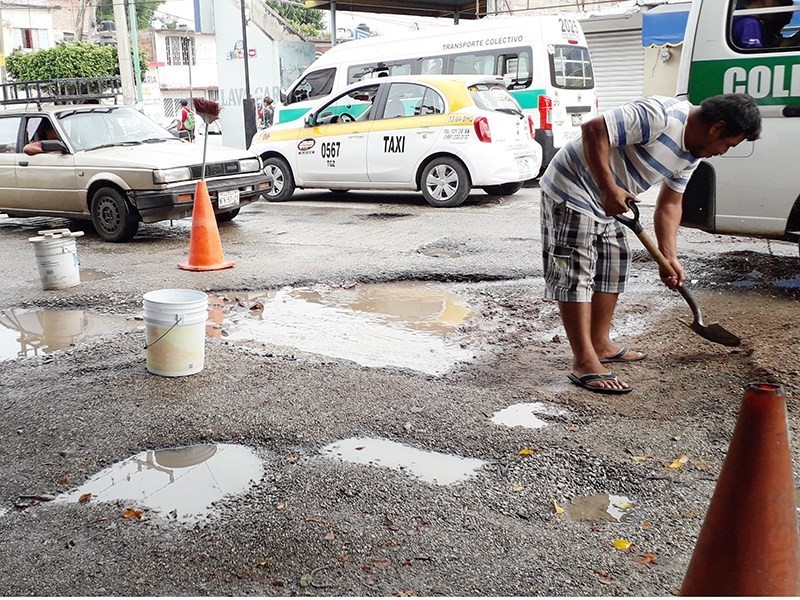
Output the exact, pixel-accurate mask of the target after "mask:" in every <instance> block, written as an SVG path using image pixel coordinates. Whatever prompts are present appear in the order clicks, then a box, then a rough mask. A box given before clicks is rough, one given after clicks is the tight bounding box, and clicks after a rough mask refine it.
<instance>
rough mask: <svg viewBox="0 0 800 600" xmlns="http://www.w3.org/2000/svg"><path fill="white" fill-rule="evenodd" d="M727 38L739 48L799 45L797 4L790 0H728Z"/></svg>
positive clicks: (765, 49)
mask: <svg viewBox="0 0 800 600" xmlns="http://www.w3.org/2000/svg"><path fill="white" fill-rule="evenodd" d="M729 1H730V3H731V8H732V11H731V19H730V27H729V29H728V33H729V35H728V42H729V44H730V46H731V47H732V48H733V49H734V50H737V51H739V52H775V51H778V50H780V49H782V48H797V47H800V5H796V4H793V3H792V0H729Z"/></svg>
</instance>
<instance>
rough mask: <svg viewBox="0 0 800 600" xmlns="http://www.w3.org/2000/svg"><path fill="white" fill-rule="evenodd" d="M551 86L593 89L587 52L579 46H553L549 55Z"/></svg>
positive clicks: (590, 64)
mask: <svg viewBox="0 0 800 600" xmlns="http://www.w3.org/2000/svg"><path fill="white" fill-rule="evenodd" d="M550 70H551V73H550V75H551V79H552V82H553V85H554V86H556V87H559V88H567V89H575V90H588V89H591V88H593V87H594V73H593V71H592V61H591V59H590V58H589V50H588V49H587V48H583V47H581V46H553V48H552V52H551V53H550Z"/></svg>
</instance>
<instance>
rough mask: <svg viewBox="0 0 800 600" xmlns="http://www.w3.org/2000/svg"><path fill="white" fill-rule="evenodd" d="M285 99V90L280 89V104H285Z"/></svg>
mask: <svg viewBox="0 0 800 600" xmlns="http://www.w3.org/2000/svg"><path fill="white" fill-rule="evenodd" d="M286 98H287V95H286V90H284V89H283V88H281V95H280V99H281V103H283V104H286Z"/></svg>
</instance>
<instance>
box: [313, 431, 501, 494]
mask: <svg viewBox="0 0 800 600" xmlns="http://www.w3.org/2000/svg"><path fill="white" fill-rule="evenodd" d="M322 454H323V455H325V456H330V457H332V458H336V459H338V460H342V461H345V462H351V463H355V464H359V465H371V466H374V467H382V468H386V469H392V470H397V471H400V472H403V473H407V474H409V475H411V476H412V477H415V478H417V479H419V480H421V481H425V482H427V483H434V484H437V485H450V484H454V483H459V482H462V481H465V480H467V479H470V478H471V477H474V476H475V474H476V473H477V472H478V470H479V469H480V468H481V467H483V465H484V464H485V462H484V461H482V460H479V459H477V458H463V457H461V456H455V455H452V454H443V453H441V452H432V451H429V450H420V449H418V448H414V447H413V446H408V445H406V444H400V443H398V442H392V441H390V440H385V439H379V438H368V437H365V438H349V439H346V440H340V441H337V442H333V443H331V444H328V445H327V446H325V447H324V448H323V449H322Z"/></svg>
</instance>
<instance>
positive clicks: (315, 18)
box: [267, 0, 323, 37]
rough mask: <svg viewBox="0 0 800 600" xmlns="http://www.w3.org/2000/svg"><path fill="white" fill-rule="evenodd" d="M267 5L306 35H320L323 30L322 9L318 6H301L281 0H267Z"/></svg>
mask: <svg viewBox="0 0 800 600" xmlns="http://www.w3.org/2000/svg"><path fill="white" fill-rule="evenodd" d="M267 5H269V7H270V8H271V9H272V10H274V11H275V12H276V13H278V14H279V15H280V16H282V17H283V18H284V19H286V20H287V21H288V22H289V24H290V25H291V26H292V27H294V28H295V29H296V30H297V31H299V32H300V33H301V34H302V35H304V36H306V37H320V36H321V35H322V31H323V25H322V11H321V10H319V9H316V8H301V7H299V6H294V5H292V4H286V3H284V2H280V0H267Z"/></svg>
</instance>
